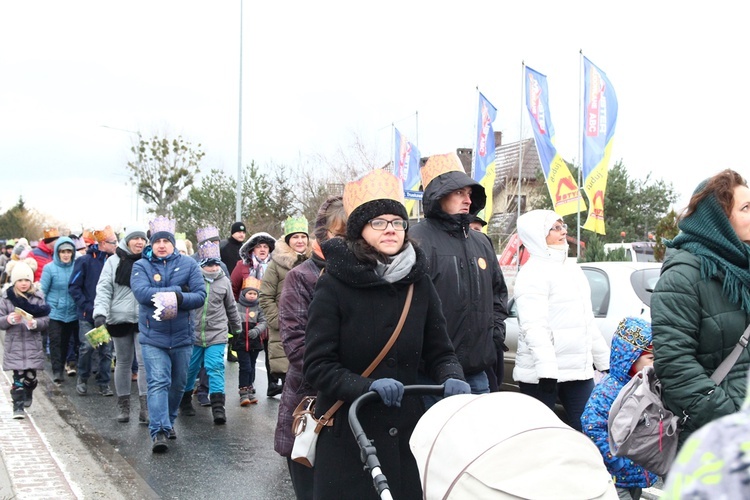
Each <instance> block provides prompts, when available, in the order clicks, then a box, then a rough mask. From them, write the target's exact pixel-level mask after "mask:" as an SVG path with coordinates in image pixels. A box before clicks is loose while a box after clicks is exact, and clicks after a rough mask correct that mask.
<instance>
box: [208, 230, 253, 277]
mask: <svg viewBox="0 0 750 500" xmlns="http://www.w3.org/2000/svg"><path fill="white" fill-rule="evenodd" d="M230 233H231V236H230V237H229V238H227V239H226V240H224V241H222V242H221V261H222V262H223V263H224V264H225V265H226V266H227V271H228V274H227V276H231V275H232V271H233V270H234V266H236V265H237V261H238V260H240V247H241V246H242V243H243V242H244V241H245V235H246V234H247V230H246V228H245V223H244V222H235V223H234V224H232V229H231V230H230ZM198 244H199V245H200V243H198Z"/></svg>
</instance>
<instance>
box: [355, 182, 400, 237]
mask: <svg viewBox="0 0 750 500" xmlns="http://www.w3.org/2000/svg"><path fill="white" fill-rule="evenodd" d="M343 202H344V211H345V212H346V213H347V215H348V217H349V218H348V220H347V224H346V238H347V239H349V240H356V239H357V238H359V237H360V235H361V234H362V229H364V227H365V224H367V222H368V221H370V220H372V219H374V218H376V217H378V216H380V215H383V214H393V215H398V216H400V217H401V218H402V219H404V220H409V214H407V213H406V207H405V206H404V188H403V185H402V184H401V181H400V180H399V179H398V177H396V176H395V175H393V174H392V173H390V172H388V171H386V170H383V169H377V170H373V171H372V172H370V173H369V174H367V175H365V176H364V177H362V178H360V179H358V180H356V181H352V182H349V183H348V184H347V185H346V186H344V199H343Z"/></svg>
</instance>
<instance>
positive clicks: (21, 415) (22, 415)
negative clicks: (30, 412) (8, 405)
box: [13, 408, 26, 420]
mask: <svg viewBox="0 0 750 500" xmlns="http://www.w3.org/2000/svg"><path fill="white" fill-rule="evenodd" d="M13 418H14V419H15V420H20V419H22V418H26V412H24V411H23V408H19V409H15V408H14V409H13Z"/></svg>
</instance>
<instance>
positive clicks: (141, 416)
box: [138, 395, 148, 425]
mask: <svg viewBox="0 0 750 500" xmlns="http://www.w3.org/2000/svg"><path fill="white" fill-rule="evenodd" d="M138 401H140V403H141V410H140V411H139V412H138V423H139V424H145V425H148V402H147V399H146V396H145V395H143V396H138Z"/></svg>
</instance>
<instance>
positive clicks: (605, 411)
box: [581, 318, 657, 488]
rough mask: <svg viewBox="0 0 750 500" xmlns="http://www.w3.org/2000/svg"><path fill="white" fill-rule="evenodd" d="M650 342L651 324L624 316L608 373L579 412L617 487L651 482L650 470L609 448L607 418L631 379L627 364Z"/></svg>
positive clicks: (616, 334)
mask: <svg viewBox="0 0 750 500" xmlns="http://www.w3.org/2000/svg"><path fill="white" fill-rule="evenodd" d="M650 344H651V324H650V323H649V322H648V321H646V320H644V319H642V318H625V319H623V320H622V321H621V322H620V324H619V325H618V326H617V330H615V334H614V336H613V337H612V349H611V351H610V358H609V374H608V375H606V376H605V377H604V378H603V379H602V380H601V382H599V383H598V384H597V385H596V387H594V390H593V391H592V392H591V396H590V397H589V400H588V402H587V403H586V408H585V409H584V410H583V414H582V415H581V427H582V429H583V433H584V434H586V435H587V436H588V437H590V438H591V440H592V441H594V444H596V446H597V447H598V448H599V451H600V452H601V454H602V457H603V458H604V465H606V466H607V470H608V471H609V473H610V474H612V476H613V477H614V479H615V486H618V487H620V488H634V487H638V488H647V487H649V486H651V485H653V484H654V483H655V482H656V480H657V476H656V474H653V473H651V472H649V471H647V470H646V469H644V468H643V467H641V466H640V465H637V464H635V463H634V462H633V461H632V460H630V459H629V458H625V457H616V456H614V455H613V454H612V452H611V451H610V449H609V432H608V430H607V422H608V420H609V410H610V408H611V407H612V403H614V402H615V399H616V398H617V395H618V394H619V393H620V391H621V390H622V388H623V387H625V384H627V383H628V382H629V381H630V378H631V377H630V375H629V372H630V368H631V367H632V366H633V363H635V362H636V361H637V360H638V358H639V357H640V356H641V354H642V353H643V351H644V350H645V349H646V348H647V347H648V346H649V345H650Z"/></svg>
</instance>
